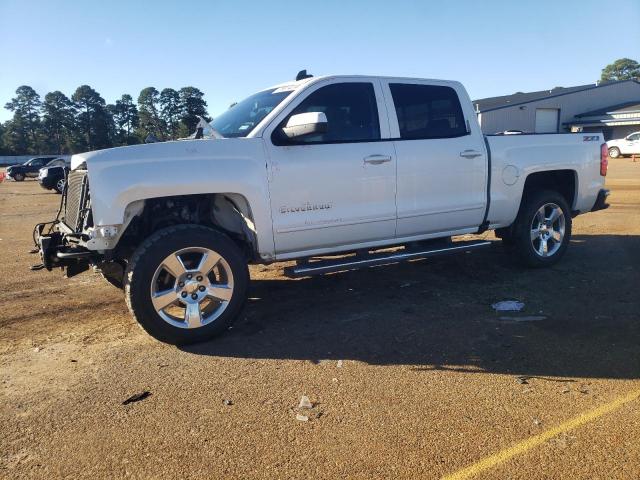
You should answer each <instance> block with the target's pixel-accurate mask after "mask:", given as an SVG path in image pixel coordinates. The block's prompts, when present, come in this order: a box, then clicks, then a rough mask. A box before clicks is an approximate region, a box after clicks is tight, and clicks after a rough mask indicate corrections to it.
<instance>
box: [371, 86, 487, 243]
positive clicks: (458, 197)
mask: <svg viewBox="0 0 640 480" xmlns="http://www.w3.org/2000/svg"><path fill="white" fill-rule="evenodd" d="M383 88H384V92H385V97H386V98H387V105H388V108H387V110H388V111H389V121H390V130H391V135H392V137H394V138H395V142H394V145H395V151H396V157H397V165H398V184H397V208H398V221H397V236H398V237H410V236H416V235H427V234H434V233H438V232H450V231H460V230H465V229H467V230H469V229H475V228H477V227H478V226H479V225H480V224H481V223H482V221H483V217H484V211H485V206H486V198H487V197H486V188H487V158H486V153H485V152H486V149H485V146H484V137H483V135H482V133H481V132H480V129H479V126H478V124H477V121H476V119H475V118H469V117H470V116H472V115H474V114H473V110H472V109H471V102H470V100H469V99H468V96H467V95H466V92H465V91H464V89H463V88H462V86H461V85H459V84H452V83H451V82H442V83H437V82H434V83H431V82H424V81H411V80H407V81H404V80H403V81H393V80H389V81H386V82H385V84H384V86H383ZM461 99H462V102H466V107H467V108H466V109H464V108H463V105H465V103H462V102H461Z"/></svg>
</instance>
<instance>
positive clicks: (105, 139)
mask: <svg viewBox="0 0 640 480" xmlns="http://www.w3.org/2000/svg"><path fill="white" fill-rule="evenodd" d="M71 98H72V99H73V101H74V102H75V104H76V108H77V112H78V114H77V117H76V128H77V130H78V132H79V133H80V138H81V139H82V141H83V143H84V144H83V145H82V147H84V149H86V150H97V149H101V148H107V147H110V146H111V138H110V135H109V133H110V131H112V130H113V126H112V122H113V119H112V118H111V115H110V114H109V113H108V112H107V110H106V108H105V102H104V99H103V98H102V97H101V96H100V94H99V93H98V92H96V91H95V90H94V89H93V88H91V87H90V86H89V85H81V86H79V87H78V88H77V90H76V91H75V93H74V94H73V96H72V97H71Z"/></svg>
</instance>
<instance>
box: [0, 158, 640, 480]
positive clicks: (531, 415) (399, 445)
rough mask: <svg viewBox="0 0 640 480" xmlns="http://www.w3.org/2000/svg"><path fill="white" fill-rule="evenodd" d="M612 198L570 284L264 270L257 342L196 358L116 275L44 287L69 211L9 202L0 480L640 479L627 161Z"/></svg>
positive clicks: (0, 215) (255, 313)
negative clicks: (41, 245) (514, 309)
mask: <svg viewBox="0 0 640 480" xmlns="http://www.w3.org/2000/svg"><path fill="white" fill-rule="evenodd" d="M608 185H609V187H610V188H611V189H612V191H613V193H612V196H611V203H612V207H611V208H610V209H609V210H606V211H602V212H598V213H594V214H589V215H585V216H581V217H579V218H577V219H576V220H575V223H574V237H573V238H574V239H573V241H572V245H571V246H570V248H569V251H568V253H567V255H566V257H565V258H564V260H563V261H562V262H561V263H560V264H559V265H558V266H556V267H554V268H552V269H549V270H536V271H530V270H523V269H521V268H520V267H517V266H515V265H514V264H513V262H512V258H511V257H510V256H509V255H508V254H507V253H506V252H505V251H503V249H502V248H500V247H496V248H494V249H492V250H490V251H485V252H477V253H474V254H468V255H463V256H458V257H448V258H440V259H434V260H430V261H423V262H413V263H411V264H405V265H397V266H389V267H382V268H376V269H370V270H367V271H361V272H351V273H344V274H336V275H331V276H327V277H321V278H314V279H302V280H297V281H294V280H289V279H286V278H284V277H283V276H281V271H280V269H279V268H278V267H276V266H273V267H261V266H259V267H255V268H252V271H251V275H252V278H253V281H254V282H253V287H252V292H251V299H250V301H249V302H248V304H247V307H246V309H245V311H244V314H243V316H242V319H241V320H240V321H239V322H238V323H237V324H236V327H234V328H233V329H232V330H231V331H230V332H228V334H226V335H225V336H223V337H221V338H219V339H217V340H216V341H213V342H210V343H207V344H203V345H199V346H196V347H190V348H182V349H178V348H175V347H171V346H168V345H164V344H161V343H158V342H156V341H155V340H153V339H152V338H150V337H148V336H147V335H146V334H145V333H144V332H143V331H142V330H141V329H140V328H138V326H137V325H136V324H135V323H134V321H133V320H132V319H131V317H130V316H129V314H128V312H127V310H126V308H125V305H124V302H123V300H122V294H121V292H120V291H118V290H116V289H114V288H113V287H111V286H109V285H108V284H107V283H105V282H104V281H103V280H102V279H101V278H100V277H99V276H98V275H96V274H94V273H85V274H82V275H80V276H78V277H74V278H72V279H70V280H67V279H65V278H63V276H62V274H61V273H60V272H58V271H57V272H53V273H47V272H30V271H29V269H28V267H29V265H31V264H32V263H36V260H37V259H36V258H35V257H34V256H30V255H29V254H28V253H27V252H28V250H29V249H30V248H31V243H30V236H31V228H32V225H33V224H34V223H35V222H36V221H40V220H48V219H50V218H51V217H53V216H54V214H55V210H56V206H57V202H58V201H59V196H57V195H55V194H53V193H50V192H46V191H44V190H41V189H40V187H39V186H38V185H37V183H35V182H33V181H30V182H24V183H14V182H5V183H3V184H1V185H0V252H1V257H0V259H1V262H0V287H1V288H0V379H1V381H2V387H1V403H0V425H2V433H1V435H0V477H3V478H72V479H77V478H120V477H125V476H129V477H132V478H160V477H163V478H178V477H181V478H210V479H211V478H438V477H441V476H444V475H449V474H456V472H458V474H457V476H453V477H452V478H470V477H473V478H526V479H528V480H531V479H537V478H584V479H595V478H620V479H622V478H625V479H635V478H638V477H640V409H639V406H640V400H639V399H638V397H639V396H640V381H639V378H640V323H639V320H640V313H639V312H640V163H635V164H634V163H632V162H631V161H630V160H629V159H618V160H612V161H611V166H610V174H609V177H608ZM488 238H493V237H491V236H488ZM505 299H517V300H521V301H523V302H524V303H525V304H526V307H525V310H524V312H522V313H520V314H515V315H505V314H498V313H496V312H494V311H493V309H492V308H491V304H492V303H493V302H495V301H499V300H505ZM521 316H529V317H530V316H539V317H544V318H543V319H541V320H530V321H518V318H519V317H521ZM501 317H514V318H506V319H505V318H501ZM143 391H149V392H151V395H150V396H148V397H147V398H145V399H144V400H142V401H139V402H135V403H131V404H128V405H123V404H122V402H123V401H124V400H125V399H127V398H128V397H130V396H131V395H132V394H135V393H139V392H143ZM301 395H307V396H309V398H310V399H311V401H312V402H313V403H314V406H313V408H312V409H310V410H304V411H302V410H298V408H297V406H298V402H299V400H300V397H301ZM225 400H229V401H228V402H226V403H227V404H225ZM297 413H303V414H304V415H307V416H308V417H309V420H308V421H307V422H302V421H298V420H296V414H297ZM495 454H498V455H497V456H492V455H495ZM478 462H480V463H478ZM467 467H470V469H469V470H463V469H465V468H467ZM461 470H462V471H461Z"/></svg>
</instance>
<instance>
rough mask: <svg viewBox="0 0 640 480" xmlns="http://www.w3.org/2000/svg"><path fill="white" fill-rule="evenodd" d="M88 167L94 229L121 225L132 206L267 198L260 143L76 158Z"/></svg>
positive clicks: (156, 147) (238, 141) (74, 164)
mask: <svg viewBox="0 0 640 480" xmlns="http://www.w3.org/2000/svg"><path fill="white" fill-rule="evenodd" d="M83 165H86V169H87V173H88V177H89V189H90V192H91V204H92V209H93V213H94V220H95V221H96V225H113V224H119V223H122V219H123V214H122V213H123V210H124V208H125V207H126V206H127V205H129V204H130V203H132V202H135V201H138V200H144V199H148V198H154V197H168V196H176V195H194V194H206V193H217V192H235V193H241V194H244V195H245V196H252V195H253V194H254V193H255V194H256V195H260V196H261V197H262V196H264V197H265V198H266V196H268V194H267V193H266V192H267V187H266V178H267V171H266V157H265V149H264V145H263V139H262V138H228V139H220V140H208V139H200V140H180V141H172V142H162V143H150V144H145V145H133V146H129V147H118V148H111V149H106V150H98V151H95V152H87V153H81V154H79V155H74V156H73V157H72V159H71V168H72V169H78V168H80V167H82V166H83Z"/></svg>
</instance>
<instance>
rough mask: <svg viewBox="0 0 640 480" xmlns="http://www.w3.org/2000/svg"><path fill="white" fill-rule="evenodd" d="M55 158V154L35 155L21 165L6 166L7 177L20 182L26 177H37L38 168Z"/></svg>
mask: <svg viewBox="0 0 640 480" xmlns="http://www.w3.org/2000/svg"><path fill="white" fill-rule="evenodd" d="M55 158H56V157H55V156H52V157H35V158H30V159H29V160H27V161H26V162H24V163H23V164H22V165H11V166H10V167H7V170H6V172H7V177H9V178H11V179H12V180H15V181H16V182H22V181H23V180H24V179H25V178H27V177H32V178H33V177H37V176H38V172H39V171H40V169H41V168H42V167H44V166H45V165H46V164H47V163H49V162H50V161H51V160H54V159H55Z"/></svg>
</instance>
